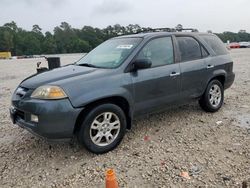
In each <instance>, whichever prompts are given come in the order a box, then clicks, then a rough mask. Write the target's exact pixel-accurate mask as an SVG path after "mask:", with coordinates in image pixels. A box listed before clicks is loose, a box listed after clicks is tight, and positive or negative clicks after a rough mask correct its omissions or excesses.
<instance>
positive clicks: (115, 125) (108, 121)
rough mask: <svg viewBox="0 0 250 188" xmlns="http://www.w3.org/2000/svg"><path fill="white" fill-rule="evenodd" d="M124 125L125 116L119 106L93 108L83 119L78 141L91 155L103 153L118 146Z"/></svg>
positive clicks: (103, 105)
mask: <svg viewBox="0 0 250 188" xmlns="http://www.w3.org/2000/svg"><path fill="white" fill-rule="evenodd" d="M126 124H127V123H126V116H125V114H124V112H123V110H122V109H121V108H120V107H119V106H117V105H114V104H102V105H99V106H97V107H95V108H93V109H92V110H91V111H90V112H89V113H88V114H87V116H86V117H85V118H84V120H83V122H82V125H81V128H80V131H79V132H78V140H79V142H80V143H81V144H83V145H84V146H85V147H86V148H87V149H88V150H89V151H91V152H93V153H96V154H100V153H105V152H108V151H110V150H113V149H114V148H115V147H117V146H118V145H119V143H120V142H121V140H122V138H123V136H124V134H125V131H126Z"/></svg>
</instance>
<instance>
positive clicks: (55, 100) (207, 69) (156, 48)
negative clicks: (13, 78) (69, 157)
mask: <svg viewBox="0 0 250 188" xmlns="http://www.w3.org/2000/svg"><path fill="white" fill-rule="evenodd" d="M234 77H235V75H234V73H233V61H232V59H231V57H230V55H229V52H228V50H227V49H226V47H225V45H224V44H223V43H222V41H221V40H220V39H219V38H218V37H217V36H215V35H213V34H207V33H198V32H194V33H190V32H184V33H182V32H173V33H171V32H151V33H142V34H136V35H127V36H120V37H116V38H113V39H110V40H108V41H106V42H104V43H102V44H101V45H99V46H98V47H97V48H95V49H94V50H92V51H91V52H90V53H88V54H87V55H86V56H84V57H83V58H82V59H80V60H79V61H78V62H76V63H75V64H72V65H68V66H64V67H60V68H56V69H53V70H50V71H47V72H43V73H40V74H37V75H33V76H31V77H28V78H27V79H25V80H23V81H22V82H21V83H20V85H19V86H18V87H17V89H16V90H15V92H14V94H13V96H12V100H11V104H12V106H11V108H10V115H11V119H12V121H13V123H16V124H18V125H19V126H20V127H23V128H25V129H27V130H29V131H31V132H33V133H34V134H36V135H40V136H42V137H46V138H49V139H62V138H72V137H73V136H74V135H76V136H77V138H78V140H79V142H80V143H81V144H83V145H84V146H85V147H86V148H87V149H88V150H89V151H91V152H94V153H104V152H108V151H110V150H112V149H114V148H115V147H116V146H117V145H118V144H119V143H120V142H121V140H122V138H123V136H124V134H125V132H126V129H131V127H132V120H133V119H134V118H136V117H138V116H141V115H145V114H149V113H153V112H157V111H160V110H164V109H167V108H169V107H172V106H175V105H181V104H185V103H188V102H190V101H192V100H198V101H199V104H200V106H201V108H202V109H204V110H205V111H207V112H216V111H217V110H219V109H220V108H221V106H222V104H223V101H224V90H225V89H227V88H229V87H230V86H231V85H232V84H233V81H234Z"/></svg>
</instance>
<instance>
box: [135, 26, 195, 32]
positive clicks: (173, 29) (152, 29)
mask: <svg viewBox="0 0 250 188" xmlns="http://www.w3.org/2000/svg"><path fill="white" fill-rule="evenodd" d="M182 31H190V32H198V30H197V29H194V28H169V27H166V28H147V29H144V30H142V31H140V32H138V33H147V32H182Z"/></svg>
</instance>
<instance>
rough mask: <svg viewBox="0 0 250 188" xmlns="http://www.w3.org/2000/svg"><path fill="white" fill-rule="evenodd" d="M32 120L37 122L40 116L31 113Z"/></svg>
mask: <svg viewBox="0 0 250 188" xmlns="http://www.w3.org/2000/svg"><path fill="white" fill-rule="evenodd" d="M30 120H31V121H33V122H36V123H37V122H38V116H36V115H34V114H31V117H30Z"/></svg>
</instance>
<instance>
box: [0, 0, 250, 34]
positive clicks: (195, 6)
mask: <svg viewBox="0 0 250 188" xmlns="http://www.w3.org/2000/svg"><path fill="white" fill-rule="evenodd" d="M0 7H1V8H0V25H3V24H4V23H7V22H10V21H12V20H13V21H15V22H16V23H17V24H18V26H19V27H22V28H24V29H27V30H30V29H31V28H32V25H34V24H38V25H39V26H40V27H41V28H42V29H43V32H45V31H48V30H49V31H53V28H54V27H55V26H58V25H60V23H61V22H62V21H66V22H68V23H69V24H70V25H71V26H72V27H75V28H82V27H83V26H84V25H90V26H93V27H100V28H104V27H106V26H108V25H114V24H116V23H119V24H121V25H128V24H130V23H132V24H135V23H137V24H139V25H140V26H145V27H147V26H149V27H175V26H176V25H177V24H179V23H180V24H182V25H183V26H184V27H193V28H197V29H198V30H199V31H207V30H212V31H213V32H223V31H234V32H238V31H239V30H240V29H245V30H247V31H248V32H250V0H171V1H169V0H0Z"/></svg>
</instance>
